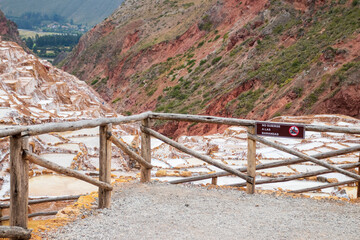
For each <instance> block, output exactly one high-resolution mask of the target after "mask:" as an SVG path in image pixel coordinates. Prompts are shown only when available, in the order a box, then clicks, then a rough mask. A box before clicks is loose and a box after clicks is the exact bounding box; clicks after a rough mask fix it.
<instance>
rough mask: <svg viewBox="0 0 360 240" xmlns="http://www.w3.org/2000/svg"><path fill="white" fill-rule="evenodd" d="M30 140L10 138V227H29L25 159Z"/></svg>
mask: <svg viewBox="0 0 360 240" xmlns="http://www.w3.org/2000/svg"><path fill="white" fill-rule="evenodd" d="M28 143H29V138H28V137H21V134H19V135H15V136H11V137H10V226H18V227H22V228H25V229H27V227H28V197H29V176H28V174H29V163H28V161H26V160H25V159H24V158H23V150H24V149H28Z"/></svg>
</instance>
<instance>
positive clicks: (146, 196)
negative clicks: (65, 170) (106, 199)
mask: <svg viewBox="0 0 360 240" xmlns="http://www.w3.org/2000/svg"><path fill="white" fill-rule="evenodd" d="M359 226H360V206H359V205H354V204H348V203H343V202H330V201H316V200H312V199H293V198H290V197H275V196H271V195H259V194H256V195H247V194H245V193H244V192H241V191H236V190H216V189H212V190H207V189H205V188H201V187H195V186H184V185H168V184H163V183H152V184H139V183H130V184H123V185H122V186H121V187H120V188H118V189H117V190H116V192H115V193H114V195H113V202H112V207H111V209H105V210H95V211H94V212H93V215H92V216H89V217H87V218H85V219H82V220H78V221H76V222H74V223H72V224H71V225H69V226H66V227H64V228H62V229H59V230H58V231H57V232H55V233H53V234H52V236H51V237H50V239H242V238H243V239H359V238H360V233H359V232H360V231H359Z"/></svg>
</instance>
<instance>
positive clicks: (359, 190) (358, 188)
mask: <svg viewBox="0 0 360 240" xmlns="http://www.w3.org/2000/svg"><path fill="white" fill-rule="evenodd" d="M359 162H360V153H359ZM358 174H359V175H360V166H359V167H358ZM356 197H357V198H360V181H358V182H357V194H356Z"/></svg>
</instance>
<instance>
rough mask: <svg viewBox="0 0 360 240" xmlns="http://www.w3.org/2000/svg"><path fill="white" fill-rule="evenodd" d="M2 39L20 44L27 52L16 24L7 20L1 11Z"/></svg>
mask: <svg viewBox="0 0 360 240" xmlns="http://www.w3.org/2000/svg"><path fill="white" fill-rule="evenodd" d="M0 38H1V39H2V40H4V41H13V42H17V43H18V44H20V45H21V46H22V47H23V48H25V49H26V50H27V51H28V49H27V48H26V45H25V43H24V42H23V41H22V40H21V38H20V36H19V31H18V29H17V26H16V24H15V23H14V22H12V21H10V20H8V19H6V17H5V15H4V13H3V12H2V11H1V10H0Z"/></svg>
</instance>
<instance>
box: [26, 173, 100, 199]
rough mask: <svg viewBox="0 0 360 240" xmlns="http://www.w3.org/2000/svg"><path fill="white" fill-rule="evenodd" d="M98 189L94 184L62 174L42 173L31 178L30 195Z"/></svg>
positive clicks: (82, 191)
mask: <svg viewBox="0 0 360 240" xmlns="http://www.w3.org/2000/svg"><path fill="white" fill-rule="evenodd" d="M97 190H98V187H96V186H94V185H92V184H89V183H87V182H84V181H81V180H78V179H76V178H72V177H66V176H60V175H42V176H38V177H33V178H31V179H30V180H29V195H30V196H63V195H78V194H86V193H90V192H94V191H97Z"/></svg>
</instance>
